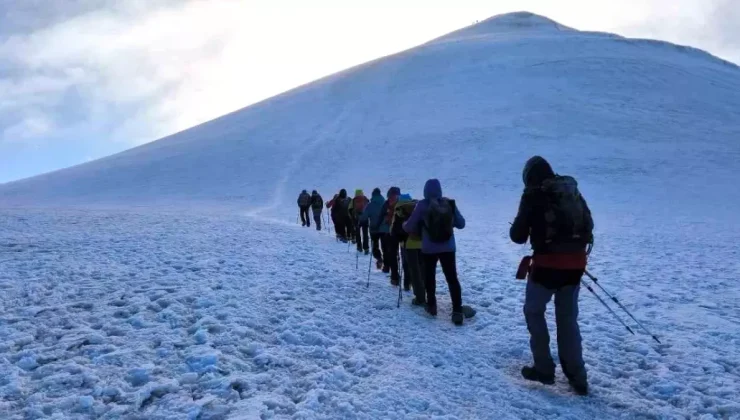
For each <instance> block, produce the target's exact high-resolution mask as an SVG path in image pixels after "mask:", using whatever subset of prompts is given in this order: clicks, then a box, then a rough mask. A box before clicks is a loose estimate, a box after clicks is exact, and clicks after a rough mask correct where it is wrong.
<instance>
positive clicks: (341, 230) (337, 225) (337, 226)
mask: <svg viewBox="0 0 740 420" xmlns="http://www.w3.org/2000/svg"><path fill="white" fill-rule="evenodd" d="M332 221H333V222H334V232H336V234H337V237H338V238H339V239H347V231H346V230H345V229H346V228H345V227H344V219H342V218H341V217H338V216H332Z"/></svg>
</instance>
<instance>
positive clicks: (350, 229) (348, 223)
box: [344, 216, 355, 240]
mask: <svg viewBox="0 0 740 420" xmlns="http://www.w3.org/2000/svg"><path fill="white" fill-rule="evenodd" d="M344 235H345V237H346V238H347V239H349V240H352V238H354V237H355V223H354V221H353V220H352V218H351V217H349V216H347V217H345V218H344Z"/></svg>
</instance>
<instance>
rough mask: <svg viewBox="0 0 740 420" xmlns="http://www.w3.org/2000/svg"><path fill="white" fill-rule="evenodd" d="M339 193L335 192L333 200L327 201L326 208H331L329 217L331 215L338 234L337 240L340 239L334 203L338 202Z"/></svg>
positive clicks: (335, 231)
mask: <svg viewBox="0 0 740 420" xmlns="http://www.w3.org/2000/svg"><path fill="white" fill-rule="evenodd" d="M338 198H339V193H336V194H334V197H332V199H331V200H329V201H328V202H327V203H326V208H327V209H329V217H331V223H332V224H333V225H334V233H335V234H336V237H337V240H339V239H340V238H339V227H337V218H336V214H335V213H334V203H336V202H337V199H338Z"/></svg>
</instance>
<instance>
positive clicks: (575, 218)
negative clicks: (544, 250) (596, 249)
mask: <svg viewBox="0 0 740 420" xmlns="http://www.w3.org/2000/svg"><path fill="white" fill-rule="evenodd" d="M542 192H543V193H544V195H545V243H547V244H549V243H553V242H555V243H563V242H570V243H582V244H583V245H586V244H589V243H591V242H592V241H593V228H594V222H593V219H592V218H591V211H590V210H589V209H588V206H587V205H586V201H585V200H584V199H583V197H582V196H581V193H580V191H578V183H577V182H576V180H575V179H574V178H573V177H570V176H559V175H558V176H556V177H554V178H551V179H548V180H546V181H544V182H543V183H542Z"/></svg>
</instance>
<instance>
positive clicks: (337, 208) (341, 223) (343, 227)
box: [331, 188, 350, 243]
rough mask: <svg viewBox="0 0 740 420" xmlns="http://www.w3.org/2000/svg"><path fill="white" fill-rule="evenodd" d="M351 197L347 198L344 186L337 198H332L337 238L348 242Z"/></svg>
mask: <svg viewBox="0 0 740 420" xmlns="http://www.w3.org/2000/svg"><path fill="white" fill-rule="evenodd" d="M349 201H350V200H349V198H347V190H345V189H344V188H342V189H341V190H340V191H339V194H338V195H337V198H336V199H334V200H332V206H331V218H332V220H333V221H334V229H335V231H336V233H337V238H339V240H340V241H342V242H344V243H347V242H348V241H349V235H348V227H347V223H348V222H349V213H348V212H349V209H348V207H349Z"/></svg>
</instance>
